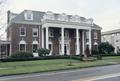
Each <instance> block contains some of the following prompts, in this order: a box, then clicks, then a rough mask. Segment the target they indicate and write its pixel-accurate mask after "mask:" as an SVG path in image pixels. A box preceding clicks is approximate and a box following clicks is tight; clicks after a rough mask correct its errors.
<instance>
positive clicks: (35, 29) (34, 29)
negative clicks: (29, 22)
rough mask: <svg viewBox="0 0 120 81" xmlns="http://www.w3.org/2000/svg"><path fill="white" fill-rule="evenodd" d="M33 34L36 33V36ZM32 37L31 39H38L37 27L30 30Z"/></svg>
mask: <svg viewBox="0 0 120 81" xmlns="http://www.w3.org/2000/svg"><path fill="white" fill-rule="evenodd" d="M34 32H36V33H37V35H34ZM32 36H33V37H38V28H37V27H34V28H32Z"/></svg>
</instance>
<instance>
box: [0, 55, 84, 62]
mask: <svg viewBox="0 0 120 81" xmlns="http://www.w3.org/2000/svg"><path fill="white" fill-rule="evenodd" d="M50 59H70V56H45V57H30V58H11V57H8V58H4V59H0V61H1V62H16V61H33V60H50ZM71 59H74V60H82V59H81V57H79V56H72V57H71Z"/></svg>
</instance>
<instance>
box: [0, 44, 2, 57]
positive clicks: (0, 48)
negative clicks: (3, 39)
mask: <svg viewBox="0 0 120 81" xmlns="http://www.w3.org/2000/svg"><path fill="white" fill-rule="evenodd" d="M0 58H2V55H1V43H0Z"/></svg>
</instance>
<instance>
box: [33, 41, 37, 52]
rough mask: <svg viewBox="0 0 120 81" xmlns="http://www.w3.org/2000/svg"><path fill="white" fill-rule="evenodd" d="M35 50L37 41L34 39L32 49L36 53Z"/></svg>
mask: <svg viewBox="0 0 120 81" xmlns="http://www.w3.org/2000/svg"><path fill="white" fill-rule="evenodd" d="M37 50H38V41H37V40H34V41H33V43H32V51H33V53H36V52H37Z"/></svg>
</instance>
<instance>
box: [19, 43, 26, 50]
mask: <svg viewBox="0 0 120 81" xmlns="http://www.w3.org/2000/svg"><path fill="white" fill-rule="evenodd" d="M24 45H25V52H26V44H24ZM19 51H21V50H20V44H19Z"/></svg>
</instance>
